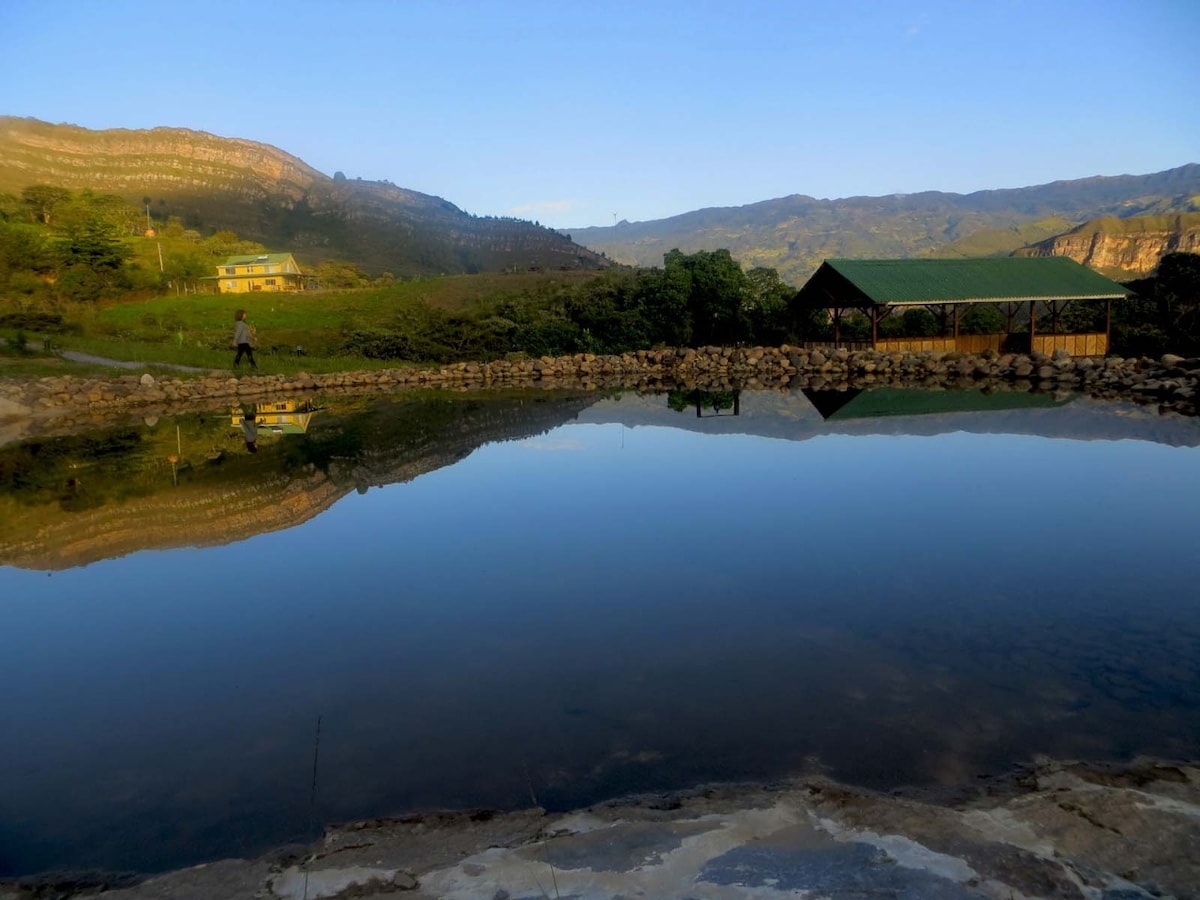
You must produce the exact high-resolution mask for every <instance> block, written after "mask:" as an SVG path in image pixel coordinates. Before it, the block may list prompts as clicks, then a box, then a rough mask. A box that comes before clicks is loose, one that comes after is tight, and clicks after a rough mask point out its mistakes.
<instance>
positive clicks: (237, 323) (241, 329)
mask: <svg viewBox="0 0 1200 900" xmlns="http://www.w3.org/2000/svg"><path fill="white" fill-rule="evenodd" d="M253 336H254V331H253V329H252V328H251V327H250V323H249V322H247V321H246V311H245V310H244V309H239V310H238V311H237V312H235V313H234V314H233V342H234V343H235V344H236V345H237V356H235V357H234V358H233V367H234V368H235V369H236V368H237V367H238V364H239V363H241V361H242V356H243V355H244V356H245V357H246V359H248V360H250V368H252V369H257V368H258V363H256V362H255V361H254V348H253V347H251V346H250V341H251V339H252V338H253Z"/></svg>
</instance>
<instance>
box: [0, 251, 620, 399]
mask: <svg viewBox="0 0 1200 900" xmlns="http://www.w3.org/2000/svg"><path fill="white" fill-rule="evenodd" d="M596 277H597V273H595V272H578V271H564V272H523V273H514V274H497V273H489V274H481V275H459V276H446V277H441V278H428V279H420V280H413V281H406V282H402V283H397V284H393V285H389V286H386V287H378V288H364V289H359V290H350V291H310V292H305V293H296V294H283V293H280V294H263V293H255V294H241V295H231V294H188V295H182V296H163V297H157V298H154V299H151V300H146V301H134V302H124V303H114V304H107V305H103V306H87V307H84V306H76V307H74V308H71V309H67V310H63V311H62V312H63V315H64V319H65V320H66V321H67V323H68V324H69V325H70V326H71V329H70V330H69V331H68V332H65V333H62V334H54V335H51V336H50V339H51V340H52V341H53V344H54V346H55V347H56V348H60V349H66V350H74V351H78V352H81V353H87V354H90V355H93V356H98V357H105V358H109V359H116V360H126V361H136V362H142V363H145V364H147V365H148V366H153V365H154V364H166V365H179V366H190V367H194V368H198V369H203V370H206V371H207V370H213V369H231V368H232V360H233V348H232V346H231V341H232V336H233V321H234V311H235V310H237V309H240V308H244V309H245V310H246V311H247V319H248V321H249V322H250V323H251V324H252V325H253V326H254V328H255V331H256V334H257V339H256V344H255V355H256V357H257V359H258V365H259V371H260V372H262V373H264V374H277V373H283V374H286V373H295V372H302V371H303V372H314V373H315V372H335V371H345V370H351V369H373V368H389V367H393V366H396V365H399V364H398V363H396V362H394V361H392V362H384V361H377V360H369V359H365V358H363V357H361V356H357V355H355V354H354V353H353V348H352V347H350V348H347V347H346V346H345V345H346V339H347V336H348V335H350V334H351V333H352V332H356V331H387V330H389V329H390V328H394V327H396V326H397V325H398V324H399V323H401V322H407V323H408V326H409V327H410V328H411V327H412V326H413V323H417V324H418V325H419V323H420V321H422V319H421V317H422V316H428V315H429V314H430V310H437V311H441V312H447V313H456V312H466V311H469V310H470V309H471V308H472V307H473V306H474V305H476V304H479V303H483V302H485V301H486V302H495V301H497V300H505V299H511V300H514V301H521V300H528V299H533V298H538V297H544V296H550V295H552V294H554V293H557V292H559V291H562V290H564V289H568V288H570V287H571V286H574V285H578V284H581V283H584V282H586V281H588V280H591V279H593V278H596ZM9 309H10V307H9V306H6V304H5V302H4V301H3V300H0V312H5V311H9ZM4 336H6V337H9V338H10V339H11V338H12V337H13V335H4ZM27 337H28V338H29V339H30V340H32V341H34V342H40V341H41V340H42V337H43V336H42V335H40V334H37V333H33V332H30V333H29V334H28V335H27ZM297 347H302V348H303V349H304V355H298V354H297V353H296V348H297ZM73 365H78V364H71V363H69V362H67V361H65V360H62V359H56V358H53V357H46V356H43V357H41V358H34V357H31V356H28V355H26V356H18V355H13V354H9V355H7V356H4V357H3V361H2V362H0V377H35V376H37V375H42V374H56V373H58V372H59V371H64V372H65V371H71V372H75V371H82V370H77V369H75V368H72V366H73ZM244 366H245V363H243V367H244ZM92 368H93V369H95V367H92ZM100 370H101V371H106V370H105V369H104V368H103V367H101V369H100ZM181 374H183V373H181Z"/></svg>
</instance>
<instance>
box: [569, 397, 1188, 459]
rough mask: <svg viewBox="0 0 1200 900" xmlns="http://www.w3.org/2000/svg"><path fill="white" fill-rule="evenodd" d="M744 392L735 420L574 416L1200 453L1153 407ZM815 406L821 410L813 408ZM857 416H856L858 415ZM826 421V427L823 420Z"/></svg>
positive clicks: (699, 427)
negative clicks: (1106, 443)
mask: <svg viewBox="0 0 1200 900" xmlns="http://www.w3.org/2000/svg"><path fill="white" fill-rule="evenodd" d="M808 393H813V392H808V391H792V392H786V393H785V392H778V391H743V392H742V394H741V399H740V410H739V414H738V415H737V416H736V417H734V416H713V417H711V418H697V417H696V416H695V415H694V414H692V413H690V412H686V411H685V412H682V413H680V412H676V411H674V410H672V409H669V408H668V406H667V397H666V395H665V394H663V395H657V396H655V395H649V394H647V395H634V394H624V395H622V396H621V397H619V398H612V399H607V400H603V401H601V402H599V403H597V404H596V405H594V406H592V407H590V408H588V409H587V410H586V411H584V412H583V413H581V414H580V416H579V420H580V421H581V422H590V423H596V424H608V423H612V424H616V423H620V424H622V425H625V426H627V427H630V428H633V427H637V426H639V425H653V426H658V427H663V428H681V429H685V430H687V431H699V432H704V433H709V434H748V435H758V436H760V437H770V438H779V439H781V440H790V441H804V440H808V439H809V438H814V437H819V436H821V435H829V434H845V435H867V434H909V435H934V434H946V433H949V432H955V431H965V432H969V433H974V434H1028V435H1038V436H1041V437H1047V438H1063V439H1067V440H1077V441H1091V440H1140V441H1152V442H1154V443H1158V444H1167V445H1170V446H1173V447H1195V446H1200V419H1193V418H1183V417H1180V416H1159V415H1157V413H1156V412H1155V411H1154V409H1153V408H1152V407H1143V406H1138V405H1136V404H1132V403H1114V402H1107V401H1100V400H1091V399H1089V398H1087V397H1078V396H1077V397H1074V398H1073V399H1070V401H1069V402H1065V399H1064V400H1055V399H1054V396H1053V395H1050V394H1040V393H1039V394H1029V393H1022V392H997V393H993V394H984V393H983V392H981V391H936V390H930V391H926V390H909V389H905V390H900V389H895V388H874V389H871V390H866V391H858V390H855V389H853V388H851V389H847V390H845V391H837V390H834V391H821V392H819V393H813V399H810V398H809V397H808V396H806V394H808ZM833 395H840V398H844V402H843V401H842V400H841V399H840V398H835V397H834V396H833ZM815 404H819V406H820V408H818V406H817V405H815ZM856 410H857V412H856ZM826 416H828V417H829V418H828V421H827V420H826Z"/></svg>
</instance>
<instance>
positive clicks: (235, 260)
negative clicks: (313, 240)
mask: <svg viewBox="0 0 1200 900" xmlns="http://www.w3.org/2000/svg"><path fill="white" fill-rule="evenodd" d="M291 255H292V254H290V253H251V254H249V255H248V256H231V257H229V259H227V260H225V262H223V263H221V265H223V266H249V265H253V264H254V263H263V264H264V265H266V264H271V265H274V264H276V263H285V262H287V261H288V259H289V258H290V257H291Z"/></svg>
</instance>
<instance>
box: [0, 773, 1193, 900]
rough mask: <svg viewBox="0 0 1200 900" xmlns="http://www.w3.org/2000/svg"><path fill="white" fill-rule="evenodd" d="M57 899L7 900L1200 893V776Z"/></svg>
mask: <svg viewBox="0 0 1200 900" xmlns="http://www.w3.org/2000/svg"><path fill="white" fill-rule="evenodd" d="M35 890H37V891H38V892H37V893H35ZM48 890H51V886H50V885H47V884H46V883H45V882H43V883H42V884H41V885H40V886H39V887H38V888H37V889H35V888H33V887H32V886H31V885H25V886H22V885H10V886H8V887H7V888H6V887H3V886H0V898H2V900H17V898H20V900H25V898H30V897H34V896H38V897H46V896H56V897H84V896H92V897H95V896H99V897H103V898H107V900H149V898H163V900H168V898H169V900H188V898H201V897H204V898H217V897H221V898H230V900H237V898H247V900H249V898H263V900H270V898H280V900H282V898H288V900H304V898H308V900H318V898H351V897H395V896H404V897H420V898H445V900H459V898H462V900H468V898H469V900H475V898H483V900H517V898H568V897H570V898H578V900H616V898H626V897H658V898H678V900H684V898H696V900H739V898H756V900H769V898H783V897H793V898H794V897H806V898H826V897H828V898H868V897H884V898H905V900H907V898H911V900H926V898H929V900H957V898H995V900H1015V898H1081V900H1083V898H1086V900H1137V898H1151V897H1158V898H1164V897H1171V898H1200V767H1197V766H1195V765H1176V764H1166V763H1161V762H1153V761H1143V762H1139V763H1137V764H1135V765H1133V766H1129V767H1123V768H1120V769H1105V768H1102V767H1096V766H1085V765H1079V764H1062V763H1050V762H1045V763H1042V764H1040V765H1039V766H1037V767H1036V768H1034V769H1032V770H1030V771H1027V772H1024V773H1021V774H1020V776H1019V777H1015V778H1013V779H1009V780H1003V781H997V782H993V783H989V784H988V785H986V786H985V787H984V788H981V789H980V790H979V791H977V792H975V793H974V794H973V795H972V796H971V797H959V798H958V799H957V800H955V801H954V802H944V800H943V802H938V801H937V799H936V798H932V797H928V796H927V797H924V798H918V797H916V796H911V797H907V796H898V795H894V794H879V793H873V792H871V791H867V790H863V789H858V788H852V787H848V786H846V785H843V784H838V783H836V782H832V781H829V780H826V779H820V778H817V779H807V780H804V781H796V782H787V783H783V784H778V785H771V786H761V785H760V786H737V785H733V786H716V787H709V788H703V789H697V790H693V791H687V792H681V793H676V794H669V795H653V796H647V797H639V798H631V799H627V800H622V801H615V802H612V803H606V804H602V805H599V806H595V807H592V808H590V809H587V810H583V811H579V812H575V813H572V814H570V815H547V814H545V813H544V812H543V811H541V810H536V809H535V810H525V811H520V812H514V813H490V812H479V811H477V812H473V813H472V812H462V813H437V814H429V815H422V816H412V817H408V818H404V819H400V820H386V821H373V822H363V823H356V824H352V825H345V826H339V827H336V828H331V829H329V830H328V831H327V832H326V834H325V836H324V838H323V839H322V840H321V841H320V842H319V843H318V844H317V845H316V846H315V847H313V848H310V849H309V850H308V851H303V852H302V853H301V854H300V855H296V854H293V855H292V856H291V857H288V856H284V855H281V856H277V857H275V858H267V859H262V860H256V861H242V860H226V861H222V862H219V863H213V864H209V865H205V866H199V867H196V868H192V869H186V870H182V871H178V872H172V873H168V874H165V875H160V876H157V877H154V878H151V879H149V880H147V881H145V882H142V883H141V884H138V885H136V886H133V887H128V888H124V889H120V890H107V891H104V890H100V891H97V889H96V888H92V889H90V890H82V891H78V890H74V891H73V890H65V891H62V892H56V893H46V892H44V891H48Z"/></svg>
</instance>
